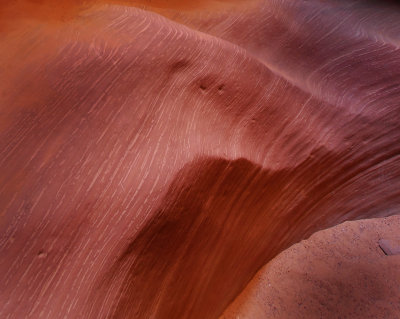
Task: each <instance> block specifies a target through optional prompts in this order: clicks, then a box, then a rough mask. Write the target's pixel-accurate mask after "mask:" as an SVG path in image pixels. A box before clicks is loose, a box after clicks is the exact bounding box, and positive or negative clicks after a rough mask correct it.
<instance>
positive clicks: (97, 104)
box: [0, 0, 400, 319]
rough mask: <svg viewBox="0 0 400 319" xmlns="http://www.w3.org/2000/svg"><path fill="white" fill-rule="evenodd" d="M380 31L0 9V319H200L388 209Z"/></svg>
mask: <svg viewBox="0 0 400 319" xmlns="http://www.w3.org/2000/svg"><path fill="white" fill-rule="evenodd" d="M172 4H173V5H172ZM399 16H400V11H399V7H398V6H397V5H396V4H394V3H392V2H382V1H379V2H378V1H376V2H375V1H356V0H352V1H339V0H337V1H336V0H331V1H320V0H311V1H288V0H287V1H286V0H255V1H251V2H248V1H246V2H245V1H222V2H220V1H211V0H210V1H200V2H198V1H196V2H195V1H190V2H187V1H172V2H168V1H161V0H158V1H153V2H152V3H150V2H148V1H131V2H130V1H110V2H106V1H88V2H81V1H29V0H26V1H18V2H9V1H8V2H7V1H2V2H1V12H0V17H1V24H0V115H1V116H0V233H1V234H2V236H1V238H0V254H1V260H0V273H1V274H2V275H1V276H0V317H1V318H51V319H54V318H85V319H87V318H88V319H90V318H96V319H97V318H168V319H170V318H202V319H204V318H216V317H218V316H219V315H221V314H222V313H223V311H224V309H225V308H226V307H227V306H228V305H229V304H230V303H231V302H232V301H233V300H234V299H235V297H237V296H238V294H239V293H240V292H241V291H242V290H243V289H244V288H245V287H246V285H247V284H248V283H249V281H250V280H251V278H252V277H253V276H254V275H255V273H256V272H257V271H258V270H259V269H260V268H261V267H262V266H263V265H265V264H266V263H267V262H268V261H270V260H271V259H272V258H273V257H275V256H276V255H277V254H278V253H279V252H281V251H282V250H284V249H286V248H288V247H289V246H291V245H292V244H294V243H296V242H299V241H300V240H302V239H304V238H307V237H308V236H310V235H311V234H313V233H314V232H315V231H318V230H321V229H324V228H327V227H330V226H333V225H336V224H338V223H341V222H343V221H345V220H351V219H361V218H369V217H382V216H388V215H392V214H395V213H398V212H399V208H400V196H399V195H400V193H399V192H400V191H399V190H400V162H399V158H400V144H399V143H398V141H399V140H400V110H399V108H400V85H399V83H400V51H399V43H400V42H399V35H400V25H399V24H398V21H399Z"/></svg>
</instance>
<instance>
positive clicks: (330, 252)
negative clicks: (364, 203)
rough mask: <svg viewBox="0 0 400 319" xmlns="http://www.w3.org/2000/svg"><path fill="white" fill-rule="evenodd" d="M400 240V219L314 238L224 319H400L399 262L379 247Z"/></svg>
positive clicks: (277, 262)
mask: <svg viewBox="0 0 400 319" xmlns="http://www.w3.org/2000/svg"><path fill="white" fill-rule="evenodd" d="M399 234H400V216H393V217H389V218H380V219H371V220H362V221H352V222H345V223H343V224H340V225H339V226H336V227H333V228H330V229H327V230H323V231H320V232H318V233H316V234H313V235H312V236H311V237H310V238H309V239H308V240H305V241H302V242H300V243H298V244H295V245H293V246H292V247H290V248H289V249H287V250H285V251H284V252H282V253H281V254H279V255H278V256H277V257H276V258H275V259H273V260H272V261H271V262H270V263H268V264H267V265H266V266H264V267H263V268H262V269H260V271H259V272H258V273H257V275H256V276H254V278H253V279H252V280H251V282H250V283H249V284H248V286H247V287H246V289H244V291H243V292H242V293H241V294H240V296H239V297H238V298H236V299H235V301H234V302H233V303H232V304H231V305H230V306H229V307H228V309H227V310H226V311H225V312H224V315H223V316H222V317H221V318H225V319H228V318H254V319H257V318H279V319H281V318H294V319H296V318H299V319H300V318H307V319H308V318H359V319H366V318H371V319H375V318H387V319H390V318H393V319H395V318H398V317H399V315H400V303H399V300H400V290H399V282H400V267H399V264H400V256H386V255H385V254H384V253H383V251H382V250H381V249H380V248H379V242H380V240H381V239H382V237H389V238H396V237H398V236H399Z"/></svg>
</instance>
